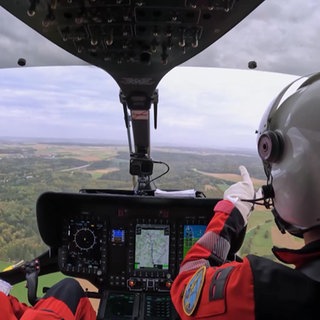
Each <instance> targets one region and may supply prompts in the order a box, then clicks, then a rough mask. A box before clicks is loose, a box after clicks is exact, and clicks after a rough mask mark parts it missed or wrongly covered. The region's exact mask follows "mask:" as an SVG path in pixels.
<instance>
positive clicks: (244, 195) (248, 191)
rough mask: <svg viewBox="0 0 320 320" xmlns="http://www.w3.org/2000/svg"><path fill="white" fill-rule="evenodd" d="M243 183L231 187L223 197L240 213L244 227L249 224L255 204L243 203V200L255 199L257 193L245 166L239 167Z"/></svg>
mask: <svg viewBox="0 0 320 320" xmlns="http://www.w3.org/2000/svg"><path fill="white" fill-rule="evenodd" d="M239 170H240V173H241V177H242V181H240V182H237V183H235V184H233V185H231V186H230V187H229V188H228V189H227V190H226V191H225V192H224V195H223V199H225V200H229V201H231V202H232V203H233V204H234V205H235V207H236V208H237V209H238V210H239V211H240V213H241V215H242V217H243V219H244V223H245V224H244V225H245V226H246V225H247V223H248V218H249V216H250V213H251V211H252V209H253V204H252V203H250V202H245V201H241V200H243V199H250V200H251V199H254V197H255V192H254V188H253V183H252V181H251V179H250V175H249V173H248V171H247V169H246V168H245V167H244V166H240V167H239Z"/></svg>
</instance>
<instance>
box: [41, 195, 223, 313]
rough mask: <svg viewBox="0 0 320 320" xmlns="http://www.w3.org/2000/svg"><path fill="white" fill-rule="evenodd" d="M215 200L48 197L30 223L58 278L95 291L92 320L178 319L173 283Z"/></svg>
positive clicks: (209, 215) (94, 196)
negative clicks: (54, 254)
mask: <svg viewBox="0 0 320 320" xmlns="http://www.w3.org/2000/svg"><path fill="white" fill-rule="evenodd" d="M218 200H219V199H207V198H163V197H156V196H140V195H139V196H137V195H133V194H107V193H99V194H90V193H53V192H47V193H44V194H43V195H41V196H40V197H39V199H38V202H37V219H38V226H39V231H40V234H41V237H42V239H43V241H44V242H45V243H46V244H47V245H48V246H50V247H51V248H53V249H56V250H57V251H58V265H59V269H60V271H61V272H62V273H64V274H65V275H68V276H73V277H78V278H83V279H87V280H89V281H90V282H91V283H92V284H94V285H95V286H96V287H97V288H98V290H99V294H100V297H101V302H100V307H99V314H100V316H98V318H97V319H178V318H177V317H176V314H175V310H174V307H173V305H172V303H171V300H170V288H171V285H172V282H173V280H174V279H175V277H176V275H177V273H178V272H179V265H180V263H181V261H182V259H183V257H184V256H185V254H186V253H187V251H188V250H189V248H190V247H191V246H192V245H193V244H194V243H195V242H196V241H197V240H198V239H199V238H200V237H201V236H202V234H203V233H204V232H205V229H206V226H207V224H208V223H209V221H210V220H211V218H212V216H213V207H214V205H215V204H216V202H217V201H218Z"/></svg>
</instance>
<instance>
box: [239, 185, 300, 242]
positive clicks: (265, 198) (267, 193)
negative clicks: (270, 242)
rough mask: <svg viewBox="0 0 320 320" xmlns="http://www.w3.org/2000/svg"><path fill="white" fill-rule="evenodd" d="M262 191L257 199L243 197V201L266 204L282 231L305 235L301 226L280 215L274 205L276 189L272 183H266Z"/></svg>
mask: <svg viewBox="0 0 320 320" xmlns="http://www.w3.org/2000/svg"><path fill="white" fill-rule="evenodd" d="M261 193H262V197H260V198H255V199H241V201H245V202H250V203H253V204H256V205H261V206H265V207H266V208H267V209H271V212H272V214H273V216H274V221H275V223H276V225H277V227H278V229H279V230H280V232H281V233H283V234H285V233H286V232H289V233H290V234H292V235H294V236H296V237H300V238H302V237H303V231H302V230H301V229H299V228H296V227H294V226H292V225H290V224H289V223H287V222H286V221H284V220H283V219H282V218H281V216H280V215H279V213H278V211H277V209H276V208H275V207H274V202H273V199H274V196H275V194H274V190H273V187H272V184H271V183H269V181H268V183H267V184H266V185H263V186H262V187H261Z"/></svg>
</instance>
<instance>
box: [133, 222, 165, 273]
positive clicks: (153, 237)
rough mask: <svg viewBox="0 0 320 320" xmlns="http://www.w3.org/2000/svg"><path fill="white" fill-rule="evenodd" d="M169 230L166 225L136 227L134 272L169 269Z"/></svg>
mask: <svg viewBox="0 0 320 320" xmlns="http://www.w3.org/2000/svg"><path fill="white" fill-rule="evenodd" d="M169 242H170V228H169V226H168V225H149V224H137V225H136V239H135V244H136V245H135V263H134V268H135V270H139V269H156V270H168V268H169Z"/></svg>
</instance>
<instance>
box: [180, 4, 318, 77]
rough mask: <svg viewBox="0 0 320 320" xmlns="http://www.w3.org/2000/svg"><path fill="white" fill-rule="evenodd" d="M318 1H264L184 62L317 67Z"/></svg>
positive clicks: (302, 70)
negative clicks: (250, 62) (216, 39)
mask: <svg viewBox="0 0 320 320" xmlns="http://www.w3.org/2000/svg"><path fill="white" fill-rule="evenodd" d="M319 29H320V2H319V1H317V0H306V1H303V2H301V1H300V0H290V3H289V2H286V1H278V0H268V1H265V2H263V3H262V4H261V5H260V6H259V7H258V8H257V9H256V10H255V11H254V12H252V13H251V14H250V15H249V16H248V17H247V19H245V20H243V21H242V22H241V23H240V24H238V25H237V26H236V27H235V28H234V29H233V30H231V31H230V32H229V33H227V34H226V35H225V36H224V37H222V38H221V39H220V40H218V41H217V42H216V43H214V44H213V45H211V46H210V47H209V48H207V49H206V50H205V51H203V52H202V53H200V54H199V55H197V56H196V57H194V58H193V59H190V60H189V61H187V62H186V63H185V64H186V65H190V66H214V67H230V68H240V69H246V68H247V64H248V61H250V60H255V61H256V62H257V65H258V69H259V70H265V71H273V72H282V73H289V74H298V75H304V74H308V73H311V72H315V71H318V70H320V61H319V59H318V58H317V56H318V53H319V52H320V43H319V41H318V30H319Z"/></svg>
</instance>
